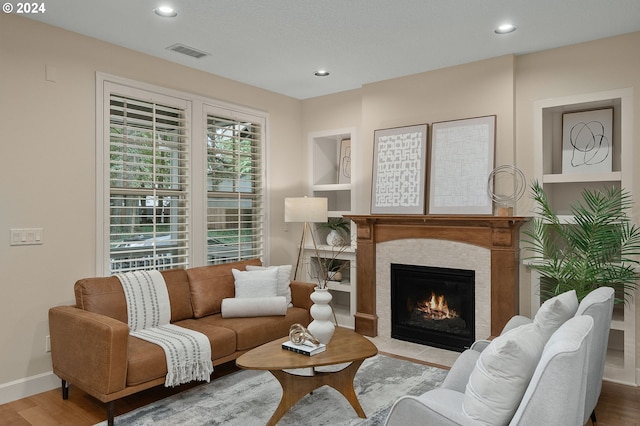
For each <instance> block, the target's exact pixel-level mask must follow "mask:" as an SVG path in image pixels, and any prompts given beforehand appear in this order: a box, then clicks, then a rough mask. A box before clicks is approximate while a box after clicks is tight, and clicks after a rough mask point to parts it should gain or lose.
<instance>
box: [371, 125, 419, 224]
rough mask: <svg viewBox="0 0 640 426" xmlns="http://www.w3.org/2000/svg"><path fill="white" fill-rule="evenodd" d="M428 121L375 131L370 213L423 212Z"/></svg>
mask: <svg viewBox="0 0 640 426" xmlns="http://www.w3.org/2000/svg"><path fill="white" fill-rule="evenodd" d="M427 137H428V125H427V124H418V125H413V126H407V127H397V128H392V129H381V130H375V131H374V138H373V139H374V140H373V181H372V185H371V192H372V194H371V213H372V214H424V212H425V186H426V176H427V173H426V169H427Z"/></svg>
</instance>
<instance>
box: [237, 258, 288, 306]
mask: <svg viewBox="0 0 640 426" xmlns="http://www.w3.org/2000/svg"><path fill="white" fill-rule="evenodd" d="M262 269H276V270H277V271H278V276H277V279H278V284H277V287H276V296H284V297H285V298H286V301H287V306H288V307H291V306H293V305H292V304H291V286H290V284H291V270H292V269H293V266H292V265H280V266H253V265H247V271H259V270H262Z"/></svg>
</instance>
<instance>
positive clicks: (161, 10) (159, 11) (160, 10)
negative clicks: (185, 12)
mask: <svg viewBox="0 0 640 426" xmlns="http://www.w3.org/2000/svg"><path fill="white" fill-rule="evenodd" d="M153 11H154V12H155V13H156V15H158V16H162V17H164V18H175V17H176V16H178V12H176V10H175V9H174V8H172V7H170V6H160V7H156V8H155V9H153Z"/></svg>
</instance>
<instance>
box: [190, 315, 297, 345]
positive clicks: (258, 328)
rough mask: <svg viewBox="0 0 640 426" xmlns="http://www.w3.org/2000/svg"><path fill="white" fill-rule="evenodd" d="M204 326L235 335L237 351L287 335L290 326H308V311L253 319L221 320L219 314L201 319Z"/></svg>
mask: <svg viewBox="0 0 640 426" xmlns="http://www.w3.org/2000/svg"><path fill="white" fill-rule="evenodd" d="M200 321H202V322H203V323H205V324H209V325H215V326H217V327H225V328H228V329H230V330H233V331H234V332H235V333H236V341H237V347H236V349H237V350H239V351H243V350H247V349H251V348H255V347H256V346H260V345H262V344H263V343H267V342H270V341H272V340H275V339H279V338H281V337H285V336H288V335H289V328H290V327H291V324H295V323H300V324H302V325H304V326H305V327H306V326H307V325H308V324H309V311H307V310H305V309H302V308H288V309H287V314H286V315H284V316H283V315H275V316H267V317H254V318H222V315H221V314H216V315H210V316H207V317H205V318H201V319H199V320H198V322H200Z"/></svg>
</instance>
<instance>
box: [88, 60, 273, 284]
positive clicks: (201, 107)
mask: <svg viewBox="0 0 640 426" xmlns="http://www.w3.org/2000/svg"><path fill="white" fill-rule="evenodd" d="M114 88H117V89H118V90H117V93H120V94H124V95H126V96H131V97H138V98H140V99H145V100H153V101H155V102H161V100H162V99H164V100H167V99H169V100H171V99H174V100H180V101H181V102H186V104H187V108H186V109H185V116H186V119H187V127H188V129H187V130H186V132H185V137H186V138H187V139H188V141H189V142H188V143H189V152H190V154H189V155H190V158H189V170H190V171H189V178H188V188H189V189H188V191H189V200H190V203H191V206H190V209H189V224H188V231H187V232H188V239H189V253H188V257H187V266H186V267H188V268H191V267H196V266H204V265H206V264H207V182H206V178H207V176H206V172H207V164H206V162H207V160H206V155H207V144H206V140H207V139H206V138H207V130H206V126H207V121H206V120H207V114H210V113H211V111H217V112H218V114H219V113H220V112H224V114H228V116H229V118H230V119H236V118H237V117H238V116H250V117H251V119H252V120H254V121H259V122H260V123H261V125H262V137H261V152H262V166H261V170H262V176H261V179H262V206H261V207H262V215H261V216H262V221H263V229H262V247H263V251H262V262H263V263H265V264H268V261H269V259H268V257H269V255H268V250H267V247H269V222H270V221H269V213H268V212H269V198H270V197H269V184H268V173H267V164H268V152H267V147H268V146H269V142H268V140H269V132H268V129H269V126H268V123H269V114H268V113H266V112H264V111H260V110H257V109H251V108H247V107H241V106H238V105H234V104H230V103H227V102H223V101H219V100H216V99H211V98H208V97H204V96H200V95H196V94H192V93H188V92H183V91H179V90H174V89H167V88H164V87H160V86H156V85H152V84H148V83H144V82H139V81H135V80H130V79H126V78H123V77H118V76H114V75H110V74H106V73H101V72H98V73H96V135H95V148H96V165H95V166H96V200H95V202H96V257H95V259H96V264H95V268H96V274H97V275H99V276H107V275H109V274H110V246H109V242H110V232H109V225H110V210H109V209H110V205H109V204H110V203H109V195H110V182H109V172H110V170H109V153H110V146H109V123H110V121H109V107H108V106H109V93H110V92H109V90H113V89H114ZM123 91H124V93H123Z"/></svg>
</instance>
